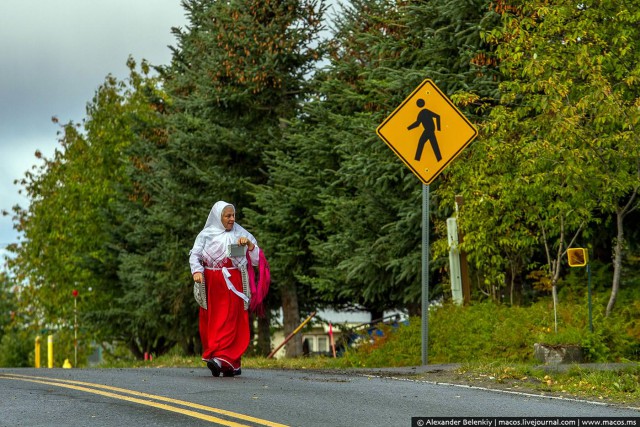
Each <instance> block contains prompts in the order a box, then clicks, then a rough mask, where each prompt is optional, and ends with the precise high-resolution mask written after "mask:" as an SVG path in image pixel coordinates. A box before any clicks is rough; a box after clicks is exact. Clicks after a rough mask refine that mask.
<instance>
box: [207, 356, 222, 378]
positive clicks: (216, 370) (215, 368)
mask: <svg viewBox="0 0 640 427" xmlns="http://www.w3.org/2000/svg"><path fill="white" fill-rule="evenodd" d="M207 368H209V370H211V375H213V376H214V377H219V376H220V365H218V362H217V361H216V360H215V359H209V360H207Z"/></svg>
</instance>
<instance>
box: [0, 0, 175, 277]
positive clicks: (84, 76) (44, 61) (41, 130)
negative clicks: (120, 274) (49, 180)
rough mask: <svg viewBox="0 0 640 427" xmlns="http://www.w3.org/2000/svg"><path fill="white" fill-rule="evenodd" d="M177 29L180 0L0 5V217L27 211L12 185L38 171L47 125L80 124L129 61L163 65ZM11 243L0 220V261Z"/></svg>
mask: <svg viewBox="0 0 640 427" xmlns="http://www.w3.org/2000/svg"><path fill="white" fill-rule="evenodd" d="M185 24H186V17H185V14H184V9H183V8H182V6H181V4H180V0H0V210H7V211H10V210H11V207H12V206H13V205H15V204H19V205H21V206H23V207H26V206H27V199H26V198H24V197H23V196H21V195H19V194H18V190H19V187H18V186H16V185H14V184H13V181H14V180H15V179H20V178H22V177H23V176H24V173H25V171H27V170H28V169H29V168H30V167H31V166H32V165H34V164H40V163H39V162H38V161H37V159H36V158H35V156H34V153H35V151H36V150H40V151H42V152H43V154H44V155H45V156H47V157H50V156H51V155H52V153H53V152H54V149H55V148H56V147H57V145H58V143H57V140H56V132H57V131H58V129H59V127H58V126H57V125H55V124H53V123H52V122H51V118H52V117H53V116H56V117H58V119H59V120H60V122H61V123H67V122H69V121H74V122H81V121H82V119H83V118H84V117H85V107H86V105H87V103H88V102H89V101H91V99H92V98H93V95H94V93H95V91H96V89H97V88H98V86H100V85H101V84H102V83H103V82H104V79H105V77H106V76H107V75H108V74H113V75H114V76H116V77H118V78H125V77H126V76H127V75H128V72H127V68H126V65H125V63H126V61H127V58H128V57H129V55H131V56H132V57H133V58H134V59H136V60H137V61H138V62H140V60H142V59H146V60H148V61H149V62H150V63H151V64H154V65H160V64H167V63H168V62H169V60H170V58H171V54H170V50H169V47H168V46H170V45H171V46H175V38H174V37H173V35H172V34H171V27H183V26H184V25H185ZM17 239H18V235H17V233H16V231H15V230H13V226H12V221H11V218H10V217H6V216H0V257H2V256H3V254H4V247H5V246H6V245H7V244H8V243H12V242H15V241H17ZM0 264H3V262H2V260H1V259H0ZM0 269H1V267H0Z"/></svg>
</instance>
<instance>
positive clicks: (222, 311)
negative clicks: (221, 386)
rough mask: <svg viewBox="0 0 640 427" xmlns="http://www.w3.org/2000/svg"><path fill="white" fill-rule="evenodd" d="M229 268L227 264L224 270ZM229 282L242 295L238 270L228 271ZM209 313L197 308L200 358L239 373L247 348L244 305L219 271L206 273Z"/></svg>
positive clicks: (247, 325)
mask: <svg viewBox="0 0 640 427" xmlns="http://www.w3.org/2000/svg"><path fill="white" fill-rule="evenodd" d="M229 267H231V262H230V261H228V264H227V268H229ZM228 271H229V273H231V277H230V278H229V280H230V281H231V283H232V284H233V285H234V287H235V288H236V289H237V290H238V292H240V293H242V276H241V275H240V270H238V269H235V268H229V270H228ZM204 276H205V281H206V284H207V305H208V309H207V310H205V309H204V308H202V307H201V308H200V339H201V340H202V358H203V359H205V360H209V359H212V358H214V357H215V358H217V359H218V360H219V361H220V363H221V365H222V366H221V368H222V370H223V371H224V370H228V369H229V368H232V369H240V359H241V358H242V354H243V353H244V352H245V351H246V350H247V347H248V346H249V314H248V311H246V310H245V309H244V301H243V300H242V298H240V297H239V296H238V295H236V294H234V293H233V292H232V291H231V290H230V289H229V288H228V287H227V283H226V282H225V280H224V276H223V275H222V270H209V269H205V272H204Z"/></svg>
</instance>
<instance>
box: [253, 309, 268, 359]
mask: <svg viewBox="0 0 640 427" xmlns="http://www.w3.org/2000/svg"><path fill="white" fill-rule="evenodd" d="M256 353H257V354H258V355H260V356H267V355H268V354H269V353H271V312H270V311H269V310H265V313H264V317H258V342H257V344H256Z"/></svg>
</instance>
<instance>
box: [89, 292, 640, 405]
mask: <svg viewBox="0 0 640 427" xmlns="http://www.w3.org/2000/svg"><path fill="white" fill-rule="evenodd" d="M601 306H603V304H601ZM624 307H625V308H624V310H619V312H620V315H618V316H612V317H607V318H605V317H604V316H603V315H602V313H599V312H598V311H596V312H595V313H594V314H595V316H594V325H596V328H595V331H593V332H592V331H589V328H587V327H586V319H587V316H586V309H585V307H584V304H581V303H577V304H570V303H564V304H563V306H562V308H561V310H560V311H559V319H560V322H559V331H558V333H555V332H554V331H553V329H554V328H553V314H552V311H551V309H550V308H549V306H548V303H547V302H541V303H540V304H536V305H533V306H530V307H526V308H524V307H507V306H501V305H495V304H487V303H480V304H476V305H472V306H469V307H457V306H444V307H441V308H438V309H434V310H433V311H430V317H429V362H430V364H437V365H441V364H455V366H457V368H455V369H436V370H434V372H429V371H430V370H429V369H424V370H423V371H426V372H424V373H421V374H419V375H415V374H414V375H413V377H412V378H414V379H417V380H427V381H435V382H451V383H463V384H472V385H479V386H484V387H488V388H501V389H511V390H519V391H526V392H532V393H538V394H547V395H556V396H565V397H571V398H578V399H589V400H596V401H602V402H608V403H615V404H623V405H626V406H631V407H635V408H640V363H638V360H639V359H640V357H639V356H640V354H639V353H640V325H639V323H638V320H637V319H639V318H640V304H639V303H637V302H636V301H634V302H633V303H631V304H626V305H625V306H624ZM381 329H382V331H383V335H382V336H381V337H378V338H376V339H371V340H368V342H366V341H367V340H365V343H364V344H362V345H360V346H359V347H357V348H355V349H349V350H348V351H347V352H346V353H345V354H344V355H343V357H339V358H335V359H334V358H330V357H304V358H289V359H266V358H264V357H244V358H243V368H247V369H258V368H259V369H299V370H300V369H318V370H334V369H340V370H344V369H351V368H382V367H386V368H388V367H409V366H420V365H421V322H420V320H419V319H411V320H410V322H409V324H408V325H406V326H400V327H397V328H393V327H390V326H381ZM365 337H366V336H365ZM536 342H546V343H571V344H578V345H580V346H581V347H582V348H583V350H584V352H585V357H586V362H590V364H582V365H571V366H567V365H555V366H541V365H540V362H539V361H537V360H535V359H534V356H533V344H534V343H536ZM614 363H615V364H614ZM101 367H117V368H121V367H158V368H159V367H190V368H204V364H203V362H202V361H201V360H200V357H184V356H182V355H179V354H175V353H171V354H167V355H165V356H162V357H158V358H156V359H154V360H153V361H146V362H145V361H132V360H126V361H119V362H110V363H108V364H104V365H101ZM603 367H607V369H602V368H603ZM622 367H624V368H622ZM427 368H428V367H427ZM561 368H562V369H561ZM398 371H401V370H400V369H399V370H398ZM407 376H409V375H407Z"/></svg>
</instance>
